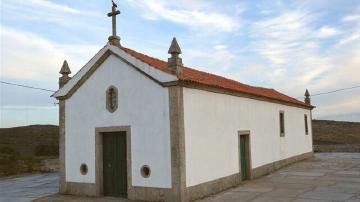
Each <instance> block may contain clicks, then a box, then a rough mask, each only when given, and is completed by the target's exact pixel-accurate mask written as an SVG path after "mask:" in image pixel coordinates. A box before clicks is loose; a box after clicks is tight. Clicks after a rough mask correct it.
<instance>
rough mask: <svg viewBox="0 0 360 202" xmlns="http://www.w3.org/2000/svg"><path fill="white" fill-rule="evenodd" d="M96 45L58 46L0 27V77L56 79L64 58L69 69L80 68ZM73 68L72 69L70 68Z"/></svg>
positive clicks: (94, 51) (31, 35)
mask: <svg viewBox="0 0 360 202" xmlns="http://www.w3.org/2000/svg"><path fill="white" fill-rule="evenodd" d="M97 49H99V48H97V47H94V46H91V45H80V44H72V45H59V44H56V43H54V42H52V41H49V40H47V39H44V38H42V37H40V36H37V35H34V34H32V33H28V32H22V31H19V30H15V29H11V28H8V27H1V58H2V59H1V75H0V76H1V77H6V78H13V79H25V80H36V79H39V80H49V79H53V80H56V79H57V77H58V76H59V75H58V71H59V69H60V67H61V65H62V62H63V60H64V59H67V60H68V62H69V64H70V68H72V70H73V72H76V70H77V69H79V68H80V67H81V65H83V64H84V63H85V62H86V61H87V60H89V58H91V56H92V55H93V54H95V53H96V51H97ZM74 70H75V71H74Z"/></svg>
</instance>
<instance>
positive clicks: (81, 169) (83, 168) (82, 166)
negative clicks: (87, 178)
mask: <svg viewBox="0 0 360 202" xmlns="http://www.w3.org/2000/svg"><path fill="white" fill-rule="evenodd" d="M87 172H88V167H87V165H86V164H85V163H83V164H81V166H80V173H81V174H82V175H86V174H87Z"/></svg>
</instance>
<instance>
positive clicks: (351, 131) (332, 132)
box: [313, 120, 360, 145]
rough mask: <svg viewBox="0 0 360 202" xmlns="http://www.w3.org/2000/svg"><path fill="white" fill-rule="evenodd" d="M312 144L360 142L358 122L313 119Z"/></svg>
mask: <svg viewBox="0 0 360 202" xmlns="http://www.w3.org/2000/svg"><path fill="white" fill-rule="evenodd" d="M313 129H314V132H313V139H314V145H331V144H332V145H334V144H360V122H345V121H326V120H313Z"/></svg>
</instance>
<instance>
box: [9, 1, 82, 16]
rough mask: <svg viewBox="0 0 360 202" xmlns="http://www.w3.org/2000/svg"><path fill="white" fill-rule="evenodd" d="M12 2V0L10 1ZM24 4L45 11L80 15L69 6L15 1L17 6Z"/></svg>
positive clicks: (44, 2) (48, 2)
mask: <svg viewBox="0 0 360 202" xmlns="http://www.w3.org/2000/svg"><path fill="white" fill-rule="evenodd" d="M12 1H14V0H12ZM20 2H22V3H25V4H32V5H33V6H40V7H43V8H46V9H51V11H53V10H58V11H62V12H68V13H80V11H79V10H76V9H74V8H71V7H69V6H65V5H61V4H56V3H53V2H50V1H47V0H27V1H17V0H16V3H17V4H18V6H22V5H21V4H20V5H19V3H20Z"/></svg>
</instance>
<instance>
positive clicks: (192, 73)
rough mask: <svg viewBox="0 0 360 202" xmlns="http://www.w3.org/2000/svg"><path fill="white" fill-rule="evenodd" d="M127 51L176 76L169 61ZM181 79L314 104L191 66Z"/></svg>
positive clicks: (298, 102) (179, 77)
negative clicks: (168, 66) (170, 68)
mask: <svg viewBox="0 0 360 202" xmlns="http://www.w3.org/2000/svg"><path fill="white" fill-rule="evenodd" d="M122 50H124V51H125V52H127V53H128V54H130V55H132V56H133V57H135V58H137V59H138V60H141V61H142V62H144V63H146V64H148V65H150V66H152V67H155V68H156V69H159V70H161V71H163V72H166V73H168V74H172V75H174V76H176V75H175V74H174V73H172V72H171V71H170V70H169V69H168V68H167V62H165V61H163V60H159V59H157V58H153V57H150V56H148V55H144V54H142V53H139V52H136V51H134V50H131V49H129V48H124V47H123V48H122ZM177 77H178V79H179V80H180V81H186V82H191V83H196V84H202V85H206V86H211V87H215V88H219V89H225V90H231V91H235V92H240V93H244V94H248V95H253V96H258V97H263V98H268V99H271V100H276V101H280V102H286V103H290V104H295V105H299V106H302V107H306V108H313V106H311V105H308V104H305V103H304V102H301V101H299V100H297V99H295V98H292V97H290V96H287V95H285V94H282V93H280V92H278V91H276V90H274V89H270V88H262V87H255V86H250V85H246V84H243V83H240V82H238V81H234V80H231V79H227V78H225V77H222V76H218V75H214V74H210V73H207V72H202V71H199V70H195V69H192V68H189V67H184V68H183V71H182V74H181V75H179V76H177Z"/></svg>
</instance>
